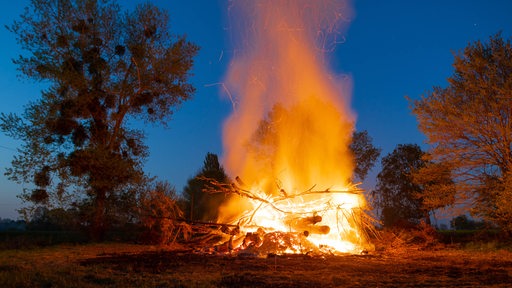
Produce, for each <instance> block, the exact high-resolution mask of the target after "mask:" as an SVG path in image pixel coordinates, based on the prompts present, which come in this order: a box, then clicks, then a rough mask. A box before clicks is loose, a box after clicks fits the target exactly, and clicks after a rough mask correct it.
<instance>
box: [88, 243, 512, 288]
mask: <svg viewBox="0 0 512 288" xmlns="http://www.w3.org/2000/svg"><path fill="white" fill-rule="evenodd" d="M81 264H82V265H104V266H107V267H110V268H111V269H113V270H115V271H128V270H132V271H134V272H135V273H141V272H143V273H149V274H151V273H153V274H162V273H165V274H169V276H170V275H172V277H174V279H175V280H176V282H175V283H176V284H180V285H183V286H189V285H190V286H202V285H205V284H213V285H215V286H220V287H268V286H272V287H411V286H415V287H418V286H421V287H510V286H511V285H512V258H511V255H510V254H508V253H506V254H501V253H464V252H460V251H435V252H434V251H428V252H427V251H408V253H404V254H402V255H383V254H381V255H378V254H369V255H346V256H314V257H310V256H305V255H286V256H276V255H270V256H267V257H265V258H253V257H244V256H236V257H231V256H211V255H197V254H191V253H189V252H186V251H182V252H179V251H168V252H163V253H162V252H149V253H139V254H120V255H105V256H101V257H98V258H91V259H87V260H85V261H82V262H81Z"/></svg>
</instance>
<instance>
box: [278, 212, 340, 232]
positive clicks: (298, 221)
mask: <svg viewBox="0 0 512 288" xmlns="http://www.w3.org/2000/svg"><path fill="white" fill-rule="evenodd" d="M319 222H322V216H318V215H314V216H310V217H294V218H290V219H286V220H285V222H284V223H285V224H286V225H288V226H289V227H290V228H291V229H292V230H293V231H296V232H303V233H304V235H306V236H307V235H309V234H329V232H330V231H331V227H329V226H327V225H316V224H317V223H319Z"/></svg>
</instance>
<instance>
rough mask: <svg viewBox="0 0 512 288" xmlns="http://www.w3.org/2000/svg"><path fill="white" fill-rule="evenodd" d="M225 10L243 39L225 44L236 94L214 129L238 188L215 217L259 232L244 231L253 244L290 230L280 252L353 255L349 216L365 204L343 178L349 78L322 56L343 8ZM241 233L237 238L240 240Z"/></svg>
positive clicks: (265, 5) (257, 5) (289, 4)
mask: <svg viewBox="0 0 512 288" xmlns="http://www.w3.org/2000/svg"><path fill="white" fill-rule="evenodd" d="M229 11H230V15H232V16H234V17H235V18H234V19H235V21H237V24H239V25H237V27H242V29H241V33H240V37H241V38H240V39H239V42H238V43H243V45H242V46H241V47H237V48H236V49H235V50H234V51H237V52H236V54H235V55H234V57H233V59H232V61H231V64H230V68H229V71H228V74H227V77H226V86H227V87H228V90H229V91H230V92H231V95H236V97H237V98H236V101H235V100H233V99H232V100H233V101H234V106H235V111H234V112H233V114H232V115H231V116H230V117H229V118H228V119H227V121H226V122H225V125H224V165H225V168H226V170H227V172H228V173H229V174H230V175H238V176H240V178H239V179H242V180H243V181H245V182H244V183H241V182H240V183H239V185H238V186H237V187H238V188H237V189H239V192H240V191H243V193H237V194H239V195H240V196H239V197H234V198H233V199H232V200H231V201H230V202H229V203H226V204H225V205H224V206H223V207H221V209H220V215H221V216H220V219H219V222H222V223H236V224H239V225H240V226H241V229H243V230H244V231H245V232H250V233H256V234H257V233H260V234H262V235H259V236H258V237H256V236H254V238H258V239H259V240H258V241H260V242H261V239H264V238H265V237H267V238H272V237H273V238H276V239H281V240H282V241H284V239H285V238H286V237H284V236H283V235H285V234H282V233H288V234H286V235H288V236H289V235H296V237H295V240H293V241H292V240H289V241H287V242H288V247H287V251H286V252H290V253H300V252H301V250H303V249H302V248H303V247H297V245H298V246H303V245H309V244H311V245H313V246H315V247H316V248H318V249H320V248H321V247H329V249H333V250H334V251H339V252H355V251H358V250H359V251H360V250H361V247H362V245H363V242H364V239H363V238H364V237H363V236H362V234H361V231H360V229H361V225H360V223H358V221H359V220H358V219H360V218H361V217H363V216H362V215H363V213H362V212H361V209H362V208H364V207H365V205H366V204H365V199H364V197H363V196H362V194H361V191H359V190H358V189H357V188H356V187H355V186H354V185H352V184H351V183H350V179H351V177H352V171H353V169H354V163H353V156H352V155H351V153H350V150H349V148H348V147H349V144H350V141H351V135H352V132H353V129H354V122H355V114H354V112H353V111H351V109H350V107H349V102H350V84H351V83H350V81H349V79H348V78H347V77H336V76H335V75H333V74H332V73H331V72H330V71H329V69H328V67H327V59H326V56H327V55H328V54H327V52H328V51H329V50H330V49H332V48H333V47H334V45H335V44H336V42H337V41H339V40H338V39H337V37H339V34H340V33H341V30H342V29H343V28H344V27H343V19H347V18H350V16H351V10H350V6H349V5H348V3H347V2H340V1H296V0H290V1H286V0H279V1H270V0H268V1H240V2H238V1H237V2H234V3H233V4H232V6H231V7H230V10H229ZM236 17H237V18H236ZM233 27H234V26H233ZM233 27H232V29H231V31H234V28H233ZM242 194H243V195H242ZM262 230H263V231H262ZM265 233H267V235H266V236H265ZM269 233H272V234H269ZM256 234H254V235H256ZM251 235H252V234H251ZM276 235H281V237H278V236H276ZM288 236H287V237H288ZM245 238H248V237H244V239H238V241H239V242H241V241H243V240H244V241H250V239H249V240H245ZM297 239H298V240H297ZM301 239H302V240H301ZM281 240H271V239H269V241H271V242H272V241H274V242H275V241H278V242H279V241H281ZM235 241H236V239H235ZM293 243H295V244H293ZM305 243H308V244H305ZM260 244H261V243H259V244H258V245H260ZM275 244H276V245H278V244H279V243H277V242H276V243H275ZM281 244H283V243H281ZM237 245H244V243H236V244H235V246H237ZM283 245H284V244H283Z"/></svg>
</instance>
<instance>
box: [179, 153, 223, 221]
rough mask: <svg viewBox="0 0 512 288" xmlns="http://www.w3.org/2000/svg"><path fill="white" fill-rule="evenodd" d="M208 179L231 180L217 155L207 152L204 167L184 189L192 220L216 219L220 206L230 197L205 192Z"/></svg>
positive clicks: (186, 210)
mask: <svg viewBox="0 0 512 288" xmlns="http://www.w3.org/2000/svg"><path fill="white" fill-rule="evenodd" d="M208 179H212V180H215V181H217V182H219V183H229V182H230V180H229V178H228V176H227V175H226V172H225V171H224V168H223V167H222V165H220V163H219V159H218V157H217V155H215V154H213V153H207V154H206V156H205V159H204V163H203V168H202V169H201V171H199V172H198V173H197V174H196V175H195V176H194V177H193V178H191V179H189V180H188V182H187V185H186V186H185V188H184V189H183V197H184V198H185V199H186V201H187V205H186V209H185V214H186V217H187V218H188V219H190V220H199V221H216V220H217V217H218V208H219V207H220V205H221V204H222V202H223V201H225V200H226V199H227V197H229V195H225V194H224V193H214V194H210V193H207V192H205V189H207V186H208V183H209V182H208Z"/></svg>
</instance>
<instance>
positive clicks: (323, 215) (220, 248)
mask: <svg viewBox="0 0 512 288" xmlns="http://www.w3.org/2000/svg"><path fill="white" fill-rule="evenodd" d="M204 180H207V181H208V182H209V185H208V187H207V188H206V189H205V191H204V192H207V193H225V194H227V195H236V196H237V197H241V198H242V199H245V200H248V201H249V202H250V203H251V207H252V209H247V210H246V211H245V212H244V213H242V214H240V215H239V216H238V217H237V218H236V219H235V220H234V221H232V222H231V223H220V224H215V225H211V226H210V227H209V229H208V230H205V231H203V232H204V234H205V236H204V237H203V239H204V242H205V243H207V242H208V243H210V245H205V246H203V247H202V248H201V249H200V252H204V253H229V254H238V255H253V256H266V255H269V254H278V255H279V254H308V255H311V254H314V255H318V254H340V253H361V252H363V251H367V249H368V242H367V241H368V236H369V235H368V233H369V232H373V231H374V230H373V218H372V217H371V216H369V215H368V214H367V212H366V211H364V210H363V208H362V207H364V206H363V205H360V203H357V201H358V199H360V198H361V197H362V192H363V191H362V190H361V189H359V188H357V187H356V186H355V185H354V186H352V187H349V188H347V189H344V190H330V189H325V190H315V189H314V188H315V187H311V188H310V189H308V190H306V191H303V192H300V193H288V192H287V191H285V190H284V189H282V188H279V187H277V189H276V191H277V192H276V193H273V194H268V193H264V192H262V191H258V190H254V189H248V188H247V187H246V185H245V184H244V183H243V182H242V181H241V179H240V178H238V177H237V178H236V180H237V183H231V184H226V183H219V182H217V181H215V180H213V179H204Z"/></svg>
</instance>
